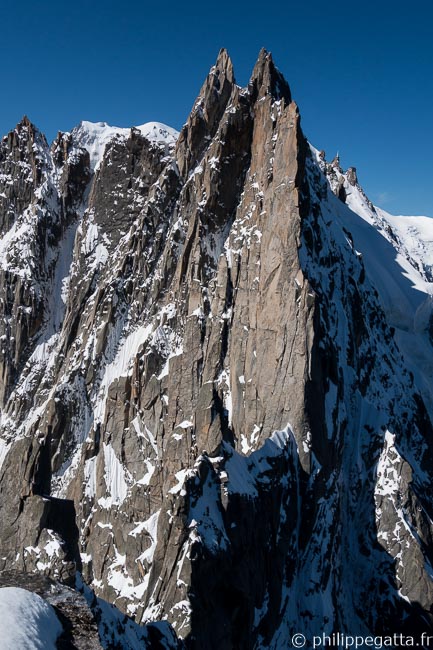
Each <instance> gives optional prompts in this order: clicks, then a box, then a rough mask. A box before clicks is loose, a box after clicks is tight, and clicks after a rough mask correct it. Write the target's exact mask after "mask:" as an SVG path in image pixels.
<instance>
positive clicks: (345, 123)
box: [0, 0, 433, 216]
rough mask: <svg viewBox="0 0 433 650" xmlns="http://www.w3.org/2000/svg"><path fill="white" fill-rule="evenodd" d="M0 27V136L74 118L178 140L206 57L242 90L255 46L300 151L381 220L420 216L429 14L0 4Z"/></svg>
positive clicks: (427, 145) (431, 111) (383, 9)
mask: <svg viewBox="0 0 433 650" xmlns="http://www.w3.org/2000/svg"><path fill="white" fill-rule="evenodd" d="M301 5H302V6H301ZM0 26H1V37H0V62H1V70H2V81H1V101H0V134H2V135H3V134H5V133H7V132H8V131H9V130H10V129H12V128H13V127H14V126H15V124H16V123H17V122H18V121H19V120H20V119H21V117H22V116H23V115H24V114H27V115H28V116H29V118H30V119H31V120H32V121H33V122H34V123H35V124H36V125H37V126H38V127H39V128H40V129H41V130H42V131H44V132H45V133H46V135H47V137H48V139H49V140H52V139H53V138H54V136H55V134H56V132H57V131H58V130H70V129H71V128H72V127H73V126H75V125H76V124H77V123H78V122H79V121H80V120H81V119H87V120H91V121H106V122H108V123H110V124H114V125H117V126H131V125H132V124H142V123H144V122H147V121H151V120H157V121H161V122H165V123H167V124H169V125H171V126H174V127H176V128H180V126H181V125H182V124H183V123H184V122H185V120H186V117H187V115H188V112H189V110H190V108H191V106H192V104H193V102H194V99H195V97H196V95H197V93H198V91H199V89H200V86H201V83H202V81H203V79H204V77H205V75H206V74H207V72H208V70H209V68H210V67H211V65H212V64H213V63H214V61H215V58H216V56H217V53H218V50H219V49H220V47H226V48H227V49H228V50H229V53H230V55H231V57H232V59H233V63H234V68H235V74H236V79H237V81H238V83H240V84H242V85H244V84H246V83H247V81H248V78H249V76H250V73H251V70H252V68H253V65H254V62H255V60H256V58H257V54H258V52H259V49H260V48H261V47H262V46H264V47H266V49H268V50H270V51H271V52H272V53H273V56H274V60H275V62H276V64H277V66H278V67H279V68H280V70H281V71H282V72H283V73H284V75H285V77H286V79H287V80H288V82H289V84H290V86H291V88H292V94H293V96H294V98H295V100H296V101H297V103H298V104H299V107H300V111H301V116H302V125H303V128H304V131H305V133H306V135H307V137H308V138H309V140H310V141H311V142H312V143H313V144H314V145H315V146H316V147H318V148H321V149H325V151H326V154H327V157H328V158H329V159H330V158H332V157H333V155H334V154H335V153H336V151H337V150H338V151H339V152H340V157H341V162H342V164H343V166H345V167H347V166H350V165H353V166H356V167H357V169H358V176H359V180H360V182H361V184H362V185H363V186H364V189H365V190H366V192H367V194H368V195H369V196H370V198H371V199H372V200H373V201H374V202H375V203H377V204H379V205H380V206H381V207H383V208H385V209H387V210H389V211H390V212H393V213H395V214H426V215H429V216H433V155H432V145H433V108H432V106H433V3H431V2H430V1H427V0H411V1H410V2H409V1H406V2H402V1H401V0H396V1H394V2H390V1H388V0H376V1H375V2H373V1H371V0H366V1H364V2H362V1H361V0H345V2H341V3H338V2H333V3H331V2H325V1H324V0H322V1H320V2H319V1H318V0H308V1H304V2H301V0H298V2H292V1H290V0H289V1H286V2H279V1H276V2H266V1H265V0H261V1H260V2H257V1H256V0H251V1H250V2H237V1H236V0H231V1H228V0H221V1H218V2H212V3H204V2H200V3H199V2H195V1H190V2H188V3H180V2H176V3H175V2H172V1H169V2H164V1H160V2H159V3H149V2H137V1H135V0H125V1H124V2H123V3H119V2H113V1H112V0H105V1H104V2H102V1H101V0H92V1H85V0H75V1H74V3H69V2H67V3H66V2H65V3H63V2H58V1H57V2H54V1H39V2H37V1H35V0H33V1H29V0H21V1H20V2H19V3H18V2H16V0H14V1H9V0H0Z"/></svg>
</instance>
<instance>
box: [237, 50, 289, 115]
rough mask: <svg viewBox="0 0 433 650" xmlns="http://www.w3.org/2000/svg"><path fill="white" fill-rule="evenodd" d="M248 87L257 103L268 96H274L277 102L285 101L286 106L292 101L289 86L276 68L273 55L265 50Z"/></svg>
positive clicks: (260, 55)
mask: <svg viewBox="0 0 433 650" xmlns="http://www.w3.org/2000/svg"><path fill="white" fill-rule="evenodd" d="M248 87H249V88H250V90H251V93H252V96H253V98H254V100H257V101H258V100H260V99H262V98H263V97H265V96H266V95H272V97H273V98H274V99H276V100H279V99H284V100H285V102H286V104H290V102H291V101H292V95H291V92H290V87H289V84H288V83H287V81H286V80H285V78H284V77H283V75H282V74H281V72H280V71H279V70H278V68H277V67H276V66H275V64H274V61H273V59H272V54H271V53H270V52H268V51H267V50H265V48H262V49H261V50H260V53H259V56H258V59H257V62H256V64H255V66H254V69H253V73H252V75H251V79H250V82H249V84H248Z"/></svg>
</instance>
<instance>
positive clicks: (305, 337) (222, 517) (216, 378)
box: [0, 50, 433, 650]
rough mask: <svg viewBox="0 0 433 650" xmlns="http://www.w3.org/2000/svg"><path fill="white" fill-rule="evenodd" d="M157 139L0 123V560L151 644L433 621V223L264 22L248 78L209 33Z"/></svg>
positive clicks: (393, 627) (277, 640) (221, 644)
mask: <svg viewBox="0 0 433 650" xmlns="http://www.w3.org/2000/svg"><path fill="white" fill-rule="evenodd" d="M145 126H146V125H145ZM156 131H158V133H157V134H156ZM174 140H175V138H174V136H173V132H172V131H170V130H166V129H165V128H164V127H163V125H160V126H159V127H152V128H151V129H150V128H148V129H146V128H144V127H140V128H139V129H131V130H130V131H129V130H122V129H118V130H116V129H113V128H111V127H108V126H107V125H105V124H104V123H99V124H97V125H92V124H90V123H86V122H83V123H82V124H81V125H80V126H79V127H77V128H76V129H74V130H73V131H72V132H71V133H69V134H59V136H58V138H57V139H56V141H55V142H54V143H53V145H52V146H51V148H49V147H48V145H47V143H46V140H45V138H44V137H43V136H42V135H41V134H40V133H39V132H38V131H37V129H36V128H35V127H34V126H33V125H31V124H30V122H29V121H28V120H27V119H26V118H25V119H24V120H23V122H22V123H21V124H20V125H18V126H17V128H16V129H15V130H14V131H13V132H12V133H11V134H9V136H7V137H6V138H4V139H3V141H2V143H1V148H0V167H1V169H0V178H1V179H2V180H1V182H2V183H3V185H1V187H0V194H1V196H2V198H1V203H0V219H1V221H0V223H1V227H2V240H1V242H0V247H1V255H0V291H1V302H0V310H1V316H2V318H1V319H0V328H2V331H1V336H2V348H1V355H2V356H1V359H0V363H1V376H0V381H1V384H0V406H1V438H0V459H1V468H0V518H1V521H2V528H1V531H0V568H3V570H5V569H8V570H11V569H13V570H15V571H20V572H23V571H25V572H29V573H36V574H38V573H39V574H40V573H42V574H44V575H46V576H49V577H50V578H55V579H60V580H61V581H63V582H66V583H68V584H70V585H72V584H74V582H76V583H77V584H79V585H81V588H82V590H88V589H89V587H90V588H91V589H92V590H93V591H94V593H95V594H96V596H95V598H96V597H98V598H100V599H104V600H105V601H108V602H110V603H112V604H114V605H115V606H116V607H117V608H119V609H120V610H121V611H122V612H125V613H126V614H128V615H129V616H132V617H134V618H135V621H136V622H138V623H140V624H152V623H153V625H154V626H153V627H152V625H150V626H149V625H147V626H145V627H143V628H140V629H142V630H144V631H143V634H144V635H147V636H146V643H151V646H152V647H158V645H157V644H158V643H161V644H162V645H161V647H181V645H182V643H183V642H184V643H185V645H186V647H188V648H197V649H199V648H209V649H215V650H216V649H218V650H220V649H222V650H225V649H227V650H228V649H231V648H245V649H247V648H275V649H277V648H278V649H279V648H287V647H290V646H291V637H292V635H293V634H294V633H296V632H302V633H303V634H305V635H306V637H307V638H312V636H313V635H317V634H322V633H323V632H324V633H326V634H330V633H332V632H340V633H346V634H364V635H367V634H393V633H399V632H402V633H403V632H405V633H409V632H410V631H412V630H416V631H417V632H419V631H420V630H421V631H423V630H426V631H431V630H432V628H433V619H432V613H433V609H432V608H433V579H432V569H431V563H432V561H433V544H432V541H433V538H432V535H433V526H432V517H433V513H432V505H431V499H430V494H431V488H432V476H433V462H432V461H433V459H432V451H433V430H432V425H431V414H432V412H433V409H432V408H431V404H433V400H431V393H432V384H431V376H432V375H431V374H429V371H430V367H432V368H433V348H432V342H431V341H432V337H431V335H430V332H431V329H432V328H431V322H433V316H432V305H431V299H430V294H431V289H430V287H429V281H430V280H429V277H431V276H429V265H428V259H429V254H430V252H431V251H427V252H425V251H424V253H425V254H424V253H423V252H422V251H421V252H420V251H419V250H418V249H417V250H414V249H412V248H410V247H409V243H408V241H409V240H408V238H407V237H406V236H405V235H404V228H403V226H402V224H401V223H400V222H399V224H400V225H399V224H397V223H395V224H394V223H393V222H392V219H394V218H392V217H391V216H390V215H386V213H383V212H382V211H379V210H378V209H375V208H374V207H373V206H372V205H371V203H370V202H369V201H368V199H367V197H366V196H365V194H364V193H363V191H362V189H361V188H360V186H359V184H358V179H357V176H356V172H355V169H354V168H350V169H349V170H348V171H347V172H346V173H344V172H343V170H342V169H341V167H340V162H339V158H338V156H337V157H336V158H335V159H334V161H333V162H332V163H330V164H328V163H327V162H326V160H325V155H324V153H323V152H321V153H319V152H318V151H316V150H315V149H314V148H313V147H311V146H310V145H309V144H308V142H307V140H306V139H305V137H304V135H303V133H302V130H301V126H300V116H299V111H298V108H297V106H296V104H295V102H294V101H293V100H292V97H291V93H290V89H289V86H288V85H287V83H286V81H285V80H284V78H283V77H282V75H281V74H280V72H279V71H278V70H277V68H276V67H275V65H274V63H273V61H272V58H271V56H270V54H268V53H267V52H265V51H264V50H263V51H262V52H261V53H260V55H259V58H258V61H257V63H256V66H255V68H254V70H253V74H252V77H251V80H250V83H249V84H248V86H247V87H246V88H240V87H239V86H237V85H236V83H235V79H234V74H233V67H232V63H231V61H230V59H229V57H228V55H227V52H226V51H225V50H222V51H221V52H220V54H219V56H218V59H217V62H216V64H215V66H214V67H213V68H212V69H211V71H210V73H209V76H208V78H207V79H206V81H205V83H204V84H203V87H202V89H201V91H200V95H199V97H198V98H197V101H196V102H195V104H194V107H193V109H192V112H191V115H190V116H189V118H188V120H187V123H186V124H185V126H184V127H183V129H182V131H181V133H180V134H179V137H178V138H177V142H176V143H175V142H174ZM417 223H419V222H417ZM426 246H427V244H426ZM396 252H397V253H398V254H399V257H398V260H400V261H398V260H397V259H396ZM427 253H428V254H427ZM432 259H433V256H432ZM401 260H403V262H401ZM388 262H389V264H388ZM408 269H409V271H408ZM408 273H409V275H410V274H412V275H410V277H411V278H412V279H413V282H415V284H416V287H417V288H416V290H415V289H414V288H413V287H414V285H413V284H411V282H410V281H409V280H408V278H407V275H408ZM404 274H405V275H404ZM397 306H398V307H397ZM400 306H401V313H400V311H399V307H400ZM430 360H431V366H430V365H428V364H429V363H430ZM81 580H84V583H85V585H83V584H82V582H81ZM77 581H78V582H77ZM86 585H88V586H86ZM86 593H90V592H89V591H88V592H86ZM100 602H103V601H102V600H101V601H100ZM102 609H103V608H102ZM101 611H102V610H101ZM104 611H105V610H104ZM113 611H114V610H113ZM160 621H168V623H169V624H170V625H171V626H172V627H171V629H172V630H174V632H170V630H169V628H168V627H158V625H159V626H161V625H165V624H163V623H158V622H160ZM128 625H129V623H128ZM131 625H132V623H131ZM128 629H129V628H128ZM125 630H126V628H124V629H123V632H124V633H123V641H119V643H123V644H124V645H123V646H120V647H125V648H130V647H131V648H135V647H143V646H139V645H137V646H135V645H134V643H135V641H131V640H130V638H131V635H130V634H129V633H127V631H125ZM149 635H150V636H149ZM176 637H177V639H176ZM134 638H135V637H134ZM137 638H138V637H137ZM143 638H144V637H143ZM161 639H162V640H161ZM182 640H183V641H182ZM141 642H142V643H144V641H141ZM101 643H102V644H103V646H104V647H112V646H110V645H109V641H107V637H106V636H104V635H102V636H101ZM128 643H129V645H128ZM138 643H140V641H137V644H138ZM152 644H153V645H152ZM163 644H166V645H165V646H164V645H163Z"/></svg>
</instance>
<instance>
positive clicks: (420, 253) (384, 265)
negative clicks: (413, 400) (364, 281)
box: [312, 148, 433, 419]
mask: <svg viewBox="0 0 433 650" xmlns="http://www.w3.org/2000/svg"><path fill="white" fill-rule="evenodd" d="M312 151H313V153H314V156H315V158H316V160H317V162H318V164H319V165H320V166H321V168H322V170H324V171H325V173H326V174H327V177H328V178H329V179H330V185H331V188H332V189H333V190H335V187H336V181H337V185H338V187H343V188H344V196H345V202H343V201H333V207H332V210H333V214H334V215H335V217H336V218H337V219H338V220H339V225H340V227H341V228H342V229H343V228H344V229H345V230H347V231H348V232H350V234H351V236H352V237H353V245H354V247H355V249H356V250H357V251H359V253H360V254H362V258H363V261H364V265H365V270H366V273H367V275H368V277H369V279H370V282H371V283H372V285H373V286H374V287H375V289H376V290H377V291H378V294H379V298H380V302H381V305H382V307H383V309H384V311H385V313H386V317H387V321H388V323H389V325H390V326H391V327H393V328H395V337H396V341H397V343H398V346H399V348H400V351H401V352H402V354H403V355H404V359H405V363H406V365H407V368H408V369H409V370H411V371H412V372H413V373H414V375H415V378H416V383H417V386H418V389H419V390H420V392H421V394H422V395H423V398H424V401H425V403H426V406H427V407H428V409H429V413H430V417H431V418H432V419H433V382H432V380H431V378H432V377H433V275H432V269H433V218H430V217H424V216H420V217H416V216H393V215H391V214H389V213H388V212H386V211H385V210H382V209H381V208H378V207H375V206H373V205H372V204H371V202H370V201H369V200H368V198H367V197H366V195H365V193H364V191H363V189H362V188H361V186H360V185H359V184H358V182H357V181H356V182H353V179H352V182H351V181H350V180H349V179H350V178H351V177H350V173H349V174H348V173H347V172H346V174H344V173H343V172H342V170H341V169H339V167H338V165H337V166H336V165H326V164H325V163H324V162H323V160H322V159H321V158H320V153H319V152H318V151H317V150H316V149H314V148H312ZM347 208H349V209H347Z"/></svg>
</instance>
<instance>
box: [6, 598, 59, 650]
mask: <svg viewBox="0 0 433 650" xmlns="http://www.w3.org/2000/svg"><path fill="white" fill-rule="evenodd" d="M62 631H63V628H62V625H61V623H60V621H59V619H58V618H57V616H56V613H55V611H54V609H53V608H52V607H51V605H49V604H48V603H47V602H46V601H45V600H44V599H43V598H41V597H40V596H38V595H37V594H35V593H32V592H30V591H26V590H25V589H19V588H17V587H3V588H1V589H0V648H1V649H2V650H56V648H57V644H56V641H57V638H58V637H59V636H60V634H61V633H62Z"/></svg>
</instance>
